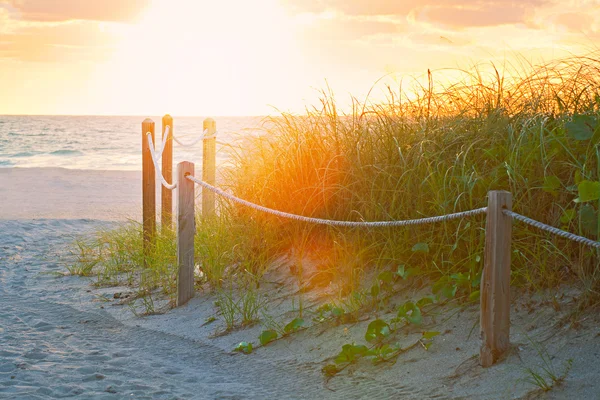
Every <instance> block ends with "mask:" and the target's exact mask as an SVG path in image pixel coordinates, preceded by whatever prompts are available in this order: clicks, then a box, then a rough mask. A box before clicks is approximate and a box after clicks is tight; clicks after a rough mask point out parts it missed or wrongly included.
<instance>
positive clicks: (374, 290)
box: [371, 283, 380, 297]
mask: <svg viewBox="0 0 600 400" xmlns="http://www.w3.org/2000/svg"><path fill="white" fill-rule="evenodd" d="M379 291H380V290H379V284H377V283H376V284H374V285H373V286H371V296H373V297H377V296H379Z"/></svg>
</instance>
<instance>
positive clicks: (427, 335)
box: [423, 331, 440, 339]
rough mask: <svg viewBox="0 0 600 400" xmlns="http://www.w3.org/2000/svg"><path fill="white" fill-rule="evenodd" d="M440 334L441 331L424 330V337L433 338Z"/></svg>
mask: <svg viewBox="0 0 600 400" xmlns="http://www.w3.org/2000/svg"><path fill="white" fill-rule="evenodd" d="M439 334H440V333H439V332H435V331H432V332H423V339H431V338H434V337H436V336H437V335H439Z"/></svg>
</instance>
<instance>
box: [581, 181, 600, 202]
mask: <svg viewBox="0 0 600 400" xmlns="http://www.w3.org/2000/svg"><path fill="white" fill-rule="evenodd" d="M577 191H578V193H579V197H578V198H576V199H575V202H576V203H585V202H586V201H592V200H598V199H600V182H598V181H581V182H580V183H579V185H577Z"/></svg>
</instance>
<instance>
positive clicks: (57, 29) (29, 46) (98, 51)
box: [0, 21, 112, 62]
mask: <svg viewBox="0 0 600 400" xmlns="http://www.w3.org/2000/svg"><path fill="white" fill-rule="evenodd" d="M111 39H112V37H111V36H110V35H109V34H107V33H105V32H103V31H102V29H101V27H100V23H98V22H86V21H75V22H67V23H60V24H52V25H47V24H44V25H40V26H26V27H20V28H19V29H16V30H13V32H12V33H9V34H3V35H2V39H1V40H0V59H1V58H10V59H16V60H20V61H32V62H65V61H88V60H94V59H98V58H101V57H102V56H103V55H105V54H106V53H107V52H109V51H110V50H111V42H112V41H111Z"/></svg>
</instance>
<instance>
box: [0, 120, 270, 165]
mask: <svg viewBox="0 0 600 400" xmlns="http://www.w3.org/2000/svg"><path fill="white" fill-rule="evenodd" d="M146 118H151V119H152V120H153V121H154V122H155V131H156V132H157V133H158V132H161V129H162V127H161V124H162V122H161V120H162V116H103V115H88V116H85V115H0V168H15V167H18V168H44V167H58V168H66V169H80V170H116V171H121V170H122V171H140V170H141V162H142V160H141V141H140V133H141V124H142V122H143V121H144V119H146ZM205 118H208V117H205V116H200V117H196V116H188V117H179V116H174V123H173V125H174V132H175V135H176V137H179V138H181V139H182V140H184V141H186V142H191V141H192V140H193V138H195V137H197V136H195V135H198V134H201V133H202V123H203V120H204V119H205ZM210 118H213V119H214V120H215V121H216V122H217V135H218V142H219V146H218V149H217V150H218V152H217V163H218V164H221V163H224V162H225V161H226V159H227V158H228V155H227V151H226V148H227V146H228V145H231V144H233V143H234V142H235V141H236V140H238V139H240V138H242V137H244V136H246V135H249V134H251V133H252V132H253V131H256V130H257V129H258V128H259V127H260V124H261V122H262V120H263V118H264V117H263V116H237V117H219V116H210ZM201 159H202V144H201V143H197V144H196V145H195V146H192V147H181V146H179V145H175V146H174V160H175V162H178V161H182V160H189V161H195V162H200V161H201Z"/></svg>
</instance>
